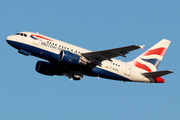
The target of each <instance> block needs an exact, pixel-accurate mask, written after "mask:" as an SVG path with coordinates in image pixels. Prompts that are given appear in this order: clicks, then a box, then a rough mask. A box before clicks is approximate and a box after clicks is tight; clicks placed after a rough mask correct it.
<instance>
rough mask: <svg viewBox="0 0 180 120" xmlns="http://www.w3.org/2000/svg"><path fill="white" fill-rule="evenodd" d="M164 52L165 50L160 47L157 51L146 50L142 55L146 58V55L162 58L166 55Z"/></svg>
mask: <svg viewBox="0 0 180 120" xmlns="http://www.w3.org/2000/svg"><path fill="white" fill-rule="evenodd" d="M166 50H167V48H164V47H161V48H157V49H152V50H148V51H147V52H145V53H144V54H143V55H144V56H147V55H160V56H164V54H165V53H166Z"/></svg>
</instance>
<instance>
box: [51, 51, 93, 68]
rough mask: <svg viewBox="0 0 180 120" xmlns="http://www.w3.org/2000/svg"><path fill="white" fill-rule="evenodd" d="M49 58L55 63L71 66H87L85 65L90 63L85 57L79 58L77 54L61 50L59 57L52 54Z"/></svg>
mask: <svg viewBox="0 0 180 120" xmlns="http://www.w3.org/2000/svg"><path fill="white" fill-rule="evenodd" d="M51 58H53V59H54V60H56V61H60V62H65V63H68V64H73V65H78V64H79V65H87V63H90V61H89V60H87V59H86V58H85V57H83V56H79V55H77V54H74V53H72V52H69V51H66V50H61V52H60V53H59V55H57V54H52V55H51Z"/></svg>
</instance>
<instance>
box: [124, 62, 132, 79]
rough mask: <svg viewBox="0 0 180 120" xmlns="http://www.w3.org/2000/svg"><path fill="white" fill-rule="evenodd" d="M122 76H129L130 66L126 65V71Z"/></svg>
mask: <svg viewBox="0 0 180 120" xmlns="http://www.w3.org/2000/svg"><path fill="white" fill-rule="evenodd" d="M124 74H126V75H128V76H130V74H131V65H129V64H126V69H125V73H124Z"/></svg>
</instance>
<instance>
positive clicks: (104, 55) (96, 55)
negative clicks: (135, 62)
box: [82, 45, 145, 62]
mask: <svg viewBox="0 0 180 120" xmlns="http://www.w3.org/2000/svg"><path fill="white" fill-rule="evenodd" d="M144 46H145V45H141V46H138V45H130V46H125V47H119V48H114V49H108V50H102V51H95V52H88V53H82V55H83V56H85V57H87V58H89V59H96V60H98V61H99V62H101V61H103V60H110V59H111V58H114V57H117V56H123V57H126V56H125V55H126V54H127V53H129V52H130V51H133V50H136V49H139V48H141V49H143V47H144Z"/></svg>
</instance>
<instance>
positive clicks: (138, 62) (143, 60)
mask: <svg viewBox="0 0 180 120" xmlns="http://www.w3.org/2000/svg"><path fill="white" fill-rule="evenodd" d="M170 43H171V41H170V40H166V39H162V40H161V41H159V42H158V43H157V44H155V45H154V46H152V47H151V48H150V49H148V50H147V51H145V52H144V53H143V54H141V55H140V56H138V57H137V58H136V59H134V60H133V61H132V63H133V64H134V65H135V66H136V67H138V68H140V69H144V70H146V71H148V72H154V71H157V68H158V66H159V64H160V62H161V61H162V59H163V57H164V54H165V53H166V50H167V48H168V47H169V44H170Z"/></svg>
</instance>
